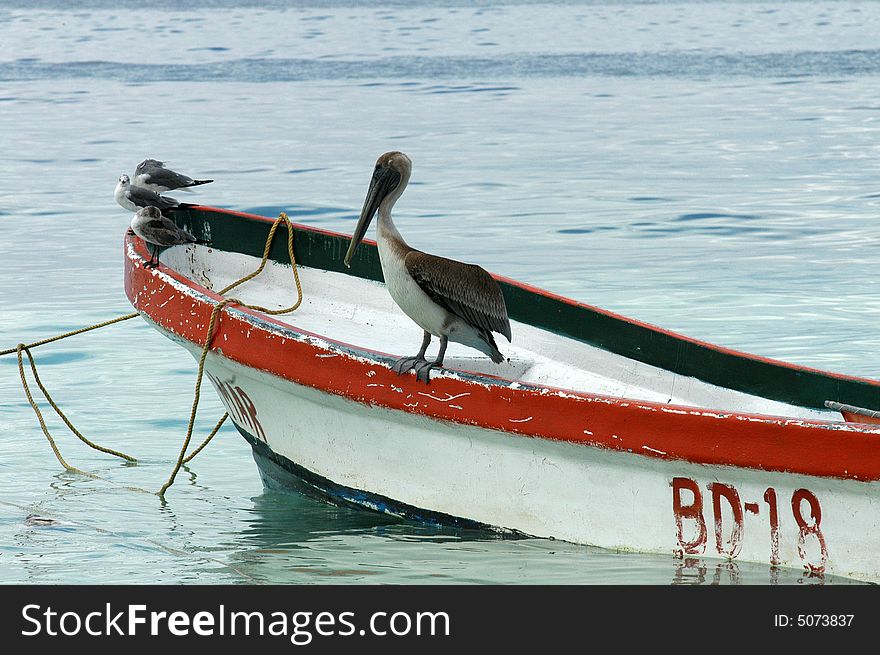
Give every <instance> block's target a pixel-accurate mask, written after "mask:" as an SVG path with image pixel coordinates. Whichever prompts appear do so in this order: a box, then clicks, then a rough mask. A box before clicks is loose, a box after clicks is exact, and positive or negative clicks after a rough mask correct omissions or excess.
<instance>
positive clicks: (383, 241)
mask: <svg viewBox="0 0 880 655" xmlns="http://www.w3.org/2000/svg"><path fill="white" fill-rule="evenodd" d="M411 171H412V162H411V161H410V159H409V157H407V156H406V155H405V154H403V153H402V152H387V153H385V154H384V155H382V156H381V157H379V160H378V161H377V162H376V168H375V169H374V171H373V178H372V181H371V183H370V189H369V191H368V192H367V198H366V200H365V201H364V207H363V209H362V211H361V217H360V221H359V222H358V225H357V228H356V229H355V233H354V235H353V237H352V241H351V245H350V247H349V249H348V253H347V254H346V257H345V261H346V264H348V262H349V261H350V259H351V255H352V254H353V253H354V250H355V248H357V245H358V244H359V243H360V241H361V240H362V239H363V238H364V234H365V233H366V231H367V227H369V224H370V221H371V220H372V218H373V216H374V215H375V214H376V213H377V212H378V214H379V226H378V239H377V244H378V248H379V260H380V262H381V264H382V274H383V275H384V277H385V285H386V286H387V288H388V292H389V293H390V294H391V297H392V298H393V299H394V302H396V303H397V305H398V306H399V307H400V308H401V309H402V310H403V311H404V313H405V314H406V315H407V316H409V317H410V318H411V319H412V320H413V321H415V323H416V324H418V325H419V327H421V328H422V330H423V331H424V338H423V340H422V348H421V350H420V351H419V353H418V355H416V356H415V357H404V358H402V359H400V360H398V362H397V364H396V365H395V370H397V371H398V372H399V373H406V372H407V371H409V370H415V371H416V375H417V376H418V377H419V378H420V379H423V380H424V381H425V382H427V381H428V379H429V372H430V370H431V368H433V367H435V366H441V365H442V364H443V356H444V354H445V352H446V344H447V341H448V340H451V341H455V342H457V343H461V344H464V345H466V346H470V347H471V348H475V349H477V350H479V351H480V352H482V353H484V354H486V355H488V356H489V357H491V359H492V361H493V362H495V363H496V364H497V363H500V362H502V361H503V360H504V356H503V355H502V354H501V352H500V351H499V350H498V346H497V345H496V344H495V339H494V337H493V336H492V333H493V332H498V333H500V334H503V335H504V336H505V337H506V338H507V340H508V341H510V338H511V333H510V320H509V319H508V317H507V307H506V306H505V304H504V296H503V295H502V294H501V289H500V287H499V286H498V283H497V282H495V280H494V279H493V278H492V276H491V275H489V273H487V272H486V271H485V270H484V269H482V268H480V267H479V266H476V265H474V264H464V263H462V262H457V261H455V260H452V259H446V258H444V257H437V256H436V255H430V254H428V253H425V252H421V251H419V250H416V249H415V248H412V247H411V246H410V245H409V244H407V243H406V241H404V239H403V237H402V236H401V235H400V232H398V230H397V227H396V226H395V225H394V221H393V220H392V219H391V208H392V207H393V206H394V203H395V202H397V199H398V198H399V197H400V196H401V194H402V193H403V191H404V189H405V188H406V185H407V183H408V182H409V178H410V173H411ZM432 335H433V336H436V337H439V339H440V351H439V353H438V356H437V359H436V360H435V361H434V362H432V363H429V362H427V361H425V359H424V356H425V351H426V350H427V347H428V345H429V344H430V341H431V336H432Z"/></svg>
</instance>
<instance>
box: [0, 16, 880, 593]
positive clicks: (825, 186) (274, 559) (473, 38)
mask: <svg viewBox="0 0 880 655" xmlns="http://www.w3.org/2000/svg"><path fill="white" fill-rule="evenodd" d="M151 4H152V7H151V8H150V9H146V8H143V7H142V6H141V5H142V3H134V2H129V1H124V2H121V1H119V0H117V1H114V2H76V3H72V2H71V3H68V2H61V1H60V0H57V1H55V2H6V3H4V4H3V5H2V7H0V135H2V148H0V272H2V275H0V349H2V348H6V347H9V346H12V345H14V344H15V343H17V342H19V341H32V340H36V339H39V338H42V337H44V336H47V335H52V334H56V333H58V332H62V331H65V330H68V329H72V328H75V327H79V326H82V325H86V324H89V323H93V322H97V321H100V320H104V319H107V318H110V317H113V316H115V315H119V314H123V313H128V312H129V311H130V305H129V304H128V302H127V300H126V298H125V295H124V293H123V290H122V238H123V234H124V231H125V229H126V227H127V224H128V221H129V218H130V216H129V214H128V213H127V212H125V211H124V210H121V209H120V208H119V207H118V206H117V205H116V204H115V202H114V201H113V198H112V192H113V188H114V186H115V183H116V179H117V177H118V176H119V175H120V174H122V173H129V174H131V172H132V169H133V168H134V165H135V164H136V163H137V162H139V161H140V160H141V159H143V158H145V157H148V156H150V157H156V158H160V159H164V160H166V161H168V162H169V163H170V164H171V165H172V167H174V168H177V169H179V170H182V171H184V172H187V173H189V174H191V175H194V176H197V177H211V178H214V179H215V180H216V182H215V183H214V184H211V185H209V186H207V187H203V188H202V189H200V190H199V191H198V192H197V193H195V194H193V195H192V196H191V197H184V196H183V194H181V195H179V196H178V197H179V198H180V199H186V200H190V199H198V200H199V201H201V202H204V203H206V204H213V205H217V206H220V207H229V208H233V209H237V210H242V211H250V212H256V213H261V214H267V215H274V214H276V213H277V212H278V211H280V210H282V209H284V210H286V211H288V212H289V213H290V214H291V216H292V217H294V218H295V219H296V220H299V221H301V222H303V223H308V224H314V225H319V226H321V227H324V228H328V229H332V230H339V231H345V232H350V231H351V230H352V228H353V226H354V221H355V220H356V213H357V211H358V210H359V208H360V205H361V203H362V200H363V194H364V193H365V190H366V185H367V182H368V181H369V176H370V171H371V168H372V165H373V162H374V160H375V158H376V156H377V155H378V154H380V153H381V152H384V151H386V150H390V149H400V150H404V151H405V152H407V153H408V154H409V155H410V156H411V157H412V159H413V161H414V172H413V180H412V182H411V185H410V187H409V189H408V190H407V193H406V195H405V196H404V198H403V199H402V200H401V201H400V202H399V203H398V207H397V210H396V211H397V214H396V218H397V222H398V225H399V227H400V229H401V230H402V231H403V232H404V233H405V234H406V236H407V238H408V240H409V241H410V242H411V243H412V244H413V245H415V246H417V247H423V248H426V249H428V250H431V251H433V252H436V253H438V254H444V255H447V256H451V257H455V258H459V259H463V260H468V261H476V262H479V263H480V264H482V265H483V266H485V267H486V268H488V269H490V270H493V271H495V272H498V273H501V274H504V275H508V276H511V277H514V278H517V279H520V280H523V281H526V282H529V283H531V284H534V285H537V286H541V287H544V288H547V289H550V290H552V291H555V292H557V293H561V294H564V295H567V296H571V297H573V298H577V299H579V300H582V301H585V302H588V303H591V304H595V305H599V306H601V307H605V308H607V309H611V310H614V311H617V312H620V313H623V314H626V315H629V316H633V317H635V318H639V319H641V320H645V321H648V322H651V323H655V324H658V325H661V326H663V327H666V328H670V329H674V330H677V331H680V332H684V333H685V334H688V335H690V336H694V337H697V338H700V339H705V340H708V341H712V342H716V343H720V344H723V345H725V346H729V347H733V348H737V349H742V350H747V351H751V352H756V353H759V354H762V355H766V356H770V357H776V358H781V359H786V360H790V361H794V362H797V363H799V364H805V365H810V366H818V367H821V368H826V369H831V370H835V371H840V372H844V373H850V374H856V375H865V376H874V375H875V374H876V369H877V368H878V361H877V359H878V357H877V353H878V352H880V334H878V331H877V329H876V325H877V318H878V315H880V300H878V298H880V293H878V282H877V276H876V275H875V269H876V261H877V246H876V243H877V240H878V236H880V223H878V220H877V218H878V208H880V188H878V183H877V179H878V172H880V164H878V155H880V145H878V144H880V138H878V137H880V121H878V119H880V102H878V97H880V42H878V37H877V34H878V33H880V4H878V3H872V2H691V3H667V2H657V3H647V4H641V3H599V2H563V3H553V4H533V3H480V6H478V7H473V6H471V5H470V4H469V3H463V2H439V3H431V2H416V3H398V4H396V5H394V4H392V5H390V6H388V7H387V8H385V9H375V8H371V7H370V6H368V5H367V6H358V5H357V4H355V3H341V2H315V3H300V4H298V5H297V8H295V9H290V8H285V3H282V2H270V3H251V2H235V1H233V0H229V1H221V0H217V1H214V2H207V1H206V2H193V3H189V5H188V6H189V7H190V8H189V9H188V10H187V11H177V10H174V6H175V4H176V3H170V2H169V3H163V2H158V3H151ZM36 355H37V358H38V362H39V363H41V364H42V368H41V374H42V377H43V379H44V381H45V383H46V384H47V386H48V387H49V388H50V390H51V391H52V392H53V393H54V395H55V397H56V398H57V399H58V401H59V402H60V403H61V405H62V407H63V408H64V409H65V411H66V412H67V413H68V415H69V416H70V417H71V418H72V419H73V421H74V422H75V423H76V424H77V426H78V427H80V428H81V429H82V430H83V431H84V432H85V433H86V434H87V435H89V436H90V437H93V438H94V439H95V440H97V441H99V442H101V443H104V444H106V445H110V446H113V447H117V448H119V449H122V450H125V451H126V452H130V453H131V454H133V455H135V456H137V457H138V458H139V460H140V462H139V465H138V466H127V465H124V464H121V463H118V462H117V461H116V460H114V459H112V458H110V457H108V456H106V455H100V454H97V453H93V452H92V451H90V450H88V449H86V448H84V447H82V446H81V445H79V444H78V443H76V442H74V440H73V439H72V438H71V437H69V435H67V434H65V432H64V430H63V426H60V424H59V422H58V421H57V419H54V418H52V419H50V426H51V428H52V429H53V432H54V433H55V434H56V435H58V436H59V439H60V442H61V446H62V451H63V453H64V455H65V457H66V458H67V459H68V460H69V461H70V462H71V463H73V464H74V465H76V466H78V467H80V468H83V469H85V470H88V471H91V472H93V473H95V474H97V475H99V476H100V478H99V479H91V478H86V477H83V476H79V475H75V474H70V473H64V472H62V471H61V470H60V468H59V466H58V464H57V462H56V461H55V459H54V457H53V455H52V452H51V450H50V449H49V447H48V444H47V443H46V441H45V439H44V437H43V436H42V434H41V432H40V430H39V428H38V426H37V424H36V421H35V418H34V416H33V413H32V411H31V409H30V408H29V406H28V405H27V403H26V400H25V398H24V396H23V394H22V392H21V389H20V388H19V385H18V382H17V368H16V365H15V360H14V357H12V358H10V357H5V358H0V582H2V583H11V582H37V583H85V582H97V583H124V582H137V583H146V582H163V583H166V582H167V583H171V582H206V583H216V582H243V583H252V582H275V583H322V582H343V581H346V582H366V583H396V582H411V583H412V582H418V583H435V582H436V583H462V582H502V583H517V582H526V583H557V582H559V583H562V582H566V583H572V582H574V583H637V582H647V583H657V584H669V583H675V582H682V583H713V582H719V583H767V582H780V583H786V584H788V583H791V584H794V583H813V582H817V581H818V580H816V579H811V578H804V577H803V576H802V575H801V574H800V573H799V572H797V571H771V570H770V569H768V567H766V566H759V565H750V564H742V563H740V564H730V563H724V562H717V563H716V562H712V561H707V562H705V563H704V564H701V565H697V566H692V567H684V566H683V564H682V563H681V562H677V561H675V560H673V559H672V558H671V557H667V556H646V555H634V554H627V553H613V552H608V551H602V550H599V549H594V548H587V547H582V546H575V545H571V544H565V543H560V542H554V541H546V540H538V539H526V540H504V539H499V538H494V537H492V536H491V535H486V534H482V533H468V532H462V531H455V530H442V529H435V528H426V527H423V526H419V525H414V524H410V523H405V522H397V521H391V520H388V519H387V518H384V517H381V516H377V515H371V514H369V513H366V512H361V511H352V510H345V509H339V508H334V507H330V506H327V505H324V504H321V503H317V502H315V501H312V500H309V499H305V498H301V497H299V496H295V495H284V494H278V493H273V492H268V491H264V490H263V489H262V486H261V483H260V480H259V476H258V474H257V471H256V468H255V465H254V463H253V460H252V458H251V455H250V451H249V447H248V446H247V444H246V443H245V442H244V441H243V440H242V439H241V438H240V437H239V436H238V435H237V434H236V433H235V432H234V430H232V429H224V430H223V431H222V432H221V435H220V436H219V437H218V439H217V440H216V441H215V442H214V443H212V444H211V446H210V447H209V448H208V449H207V450H206V451H205V452H204V453H203V454H202V455H200V456H199V457H198V458H197V459H196V460H194V462H193V464H192V466H191V467H190V468H189V469H187V470H185V471H183V472H182V474H181V476H180V477H179V479H178V481H177V483H176V484H175V486H174V487H173V488H172V490H171V491H170V493H169V495H168V498H167V504H162V503H160V501H159V499H158V498H157V497H155V496H153V495H150V494H146V493H142V492H139V491H137V490H134V489H133V488H134V487H139V488H144V489H149V490H155V489H157V488H158V487H159V486H160V485H161V484H162V482H164V480H165V478H166V477H167V474H168V472H169V471H170V469H171V468H172V466H173V462H174V460H175V458H176V452H177V449H178V448H179V445H180V443H181V440H182V438H183V435H184V432H185V429H186V420H187V418H188V412H189V406H190V402H191V398H192V386H193V383H194V376H195V365H194V362H193V361H192V359H191V358H190V357H189V356H188V355H186V354H185V353H184V352H183V351H182V350H181V349H180V348H179V347H177V346H175V345H174V344H172V343H171V342H169V341H168V340H166V339H164V338H163V337H160V336H159V335H157V334H156V333H155V332H153V331H152V330H151V329H150V328H148V327H147V326H146V325H145V324H143V323H142V322H140V321H139V320H138V321H130V322H127V323H123V324H121V325H117V326H114V327H111V328H107V329H106V330H103V331H101V332H98V333H92V334H90V335H85V336H80V337H77V338H75V339H70V340H67V341H64V342H61V343H58V344H54V345H51V346H47V347H45V348H43V349H39V350H37V351H36ZM221 411H222V410H221V406H220V403H219V401H218V400H217V399H216V398H215V397H214V395H213V393H210V392H209V393H206V394H205V395H204V396H203V401H202V408H201V412H200V419H199V423H198V427H199V431H200V432H199V434H205V433H207V431H208V430H209V429H210V427H211V425H213V422H214V421H216V419H217V417H218V416H219V415H220V413H221ZM47 415H48V414H47ZM31 515H35V516H37V517H40V518H42V519H46V520H44V521H40V520H34V519H33V518H31V519H30V520H29V519H28V517H29V516H31ZM818 582H820V581H818ZM825 582H846V581H845V580H841V579H826V580H825Z"/></svg>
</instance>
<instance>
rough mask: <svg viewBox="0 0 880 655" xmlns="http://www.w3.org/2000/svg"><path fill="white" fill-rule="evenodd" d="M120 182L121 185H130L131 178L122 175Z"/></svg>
mask: <svg viewBox="0 0 880 655" xmlns="http://www.w3.org/2000/svg"><path fill="white" fill-rule="evenodd" d="M119 184H120V185H121V186H128V185H129V184H131V180H130V179H129V178H128V175H120V176H119Z"/></svg>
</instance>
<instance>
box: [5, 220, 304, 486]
mask: <svg viewBox="0 0 880 655" xmlns="http://www.w3.org/2000/svg"><path fill="white" fill-rule="evenodd" d="M282 222H284V223H285V224H286V225H287V252H288V254H289V255H290V265H291V267H292V268H293V279H294V282H295V284H296V293H297V300H296V302H295V303H294V304H293V305H291V306H290V307H287V308H285V309H268V308H266V307H261V306H259V305H248V304H246V303H243V302H242V301H241V300H238V299H237V298H224V299H223V300H221V301H220V302H219V303H217V304H216V305H215V306H214V308H213V310H212V311H211V320H210V321H209V323H208V333H207V335H206V337H205V344H204V346H203V347H202V354H201V356H200V357H199V370H198V375H197V376H196V386H195V393H194V396H193V404H192V411H191V412H190V419H189V425H188V426H187V431H186V438H185V439H184V442H183V446H182V447H181V450H180V455H179V457H178V459H177V464H176V465H175V467H174V470H173V471H172V473H171V475H170V477H169V478H168V481H167V482H166V483H165V484H164V485H163V486H162V488H161V490H159V492H158V495H159V496H162V497H164V494H165V491H166V490H167V489H168V487H170V486H171V485H172V484H173V483H174V478H175V477H176V476H177V473H178V472H179V471H180V468H181V467H182V466H183V464H185V463H187V462H189V461H190V460H192V459H193V458H194V457H195V456H196V455H198V454H199V453H200V452H201V451H202V450H203V449H204V448H205V446H207V445H208V443H210V441H211V440H212V439H213V438H214V436H215V435H216V434H217V432H219V430H220V427H221V426H222V425H223V423H224V422H225V421H226V419H227V418H228V417H229V413H228V412H227V413H224V414H223V416H222V417H221V419H220V420H219V421H218V422H217V424H216V425H215V426H214V429H213V430H211V433H210V434H209V435H208V436H207V437H206V438H205V440H204V441H203V442H202V443H201V444H200V445H199V447H198V448H196V449H195V450H194V451H193V452H192V453H190V454H189V455H187V454H186V450H187V448H188V447H189V442H190V440H191V439H192V433H193V427H194V425H195V419H196V413H197V411H198V406H199V398H200V395H201V386H202V378H203V376H204V370H205V360H206V359H207V356H208V351H209V350H210V349H211V342H212V341H213V338H214V330H215V327H216V324H217V320H218V317H219V314H220V312H221V310H222V309H223V308H224V307H226V306H227V305H230V304H236V305H240V306H242V307H248V308H250V309H256V310H257V311H261V312H263V313H266V314H271V315H273V316H277V315H279V314H287V313H289V312H292V311H295V310H296V309H298V308H299V306H300V305H301V304H302V301H303V292H302V285H301V284H300V280H299V272H298V271H297V269H296V257H295V256H294V254H293V225H292V224H291V222H290V218H288V216H287V214H285V213H284V212H281V214H279V216H278V218H277V219H276V220H275V222H274V223H272V227H271V228H270V229H269V235H268V237H267V238H266V247H265V248H264V249H263V258H262V261H261V262H260V265H259V267H258V268H257V270H255V271H254V272H253V273H251V274H249V275H246V276H245V277H243V278H241V279H240V280H237V281H235V282H233V283H232V284H230V285H229V286H227V287H226V288H224V289H223V290H222V291H220V294H219V295H221V296H222V295H224V294H226V293H228V292H229V291H231V290H232V289H234V288H235V287H237V286H240V285H242V284H244V283H245V282H248V281H249V280H252V279H254V278H255V277H257V276H258V275H259V274H260V273H262V272H263V269H264V268H265V267H266V262H267V261H268V259H269V251H270V249H271V247H272V241H273V240H274V238H275V232H276V230H277V229H278V225H280V224H281V223H282ZM136 316H139V313H138V312H133V313H131V314H126V315H125V316H119V317H117V318H114V319H111V320H109V321H103V322H101V323H96V324H95V325H90V326H88V327H84V328H80V329H78V330H72V331H70V332H65V333H64V334H59V335H57V336H54V337H50V338H48V339H42V340H40V341H35V342H33V343H29V344H24V343H20V344H18V345H17V346H16V347H15V348H9V349H7V350H0V357H2V356H3V355H9V354H11V353H16V354H17V356H18V372H19V375H20V377H21V386H22V388H23V389H24V393H25V396H27V400H28V403H29V404H30V406H31V408H32V409H33V410H34V413H35V414H36V415H37V420H38V421H39V423H40V428H42V430H43V434H44V435H45V436H46V439H48V441H49V445H50V446H51V447H52V452H54V453H55V457H56V458H57V459H58V461H59V462H60V463H61V465H62V466H63V467H64V468H65V469H66V470H68V471H72V472H75V473H81V474H83V475H88V476H90V477H97V476H95V475H93V474H92V473H87V472H86V471H83V470H81V469H78V468H76V467H75V466H71V465H70V464H68V463H67V462H66V461H65V460H64V457H62V456H61V451H60V450H59V449H58V445H57V444H56V443H55V439H54V438H53V437H52V435H51V433H50V432H49V429H48V427H47V426H46V421H45V419H44V418H43V414H42V412H41V411H40V408H39V406H38V405H37V403H36V401H35V400H34V398H33V395H32V394H31V390H30V386H29V385H28V382H27V377H26V376H25V372H24V360H23V358H22V353H24V354H25V355H27V358H28V363H29V364H30V367H31V373H32V375H33V376H34V381H35V382H36V383H37V386H38V387H39V389H40V391H41V392H42V393H43V396H44V397H45V398H46V401H47V402H48V403H49V405H50V406H51V407H52V409H54V410H55V413H56V414H58V416H59V417H60V418H61V420H62V421H64V424H65V425H67V427H68V428H69V429H70V431H71V432H73V434H75V435H76V436H77V437H78V438H79V439H80V440H81V441H82V442H83V443H85V444H87V445H88V446H90V447H91V448H94V449H95V450H99V451H101V452H104V453H108V454H110V455H114V456H116V457H121V458H122V459H125V460H127V461H129V462H136V461H137V460H136V459H135V458H134V457H131V456H130V455H126V454H125V453H122V452H119V451H117V450H113V449H112V448H107V447H105V446H100V445H98V444H96V443H94V442H92V441H90V440H89V439H87V438H86V437H85V436H84V435H83V434H82V433H81V432H80V431H79V430H77V429H76V427H75V426H74V425H73V423H71V422H70V420H69V419H68V418H67V416H66V415H65V414H64V412H62V411H61V408H60V407H58V404H57V403H56V402H55V401H54V399H53V398H52V396H51V395H50V394H49V391H48V390H47V389H46V387H45V386H44V385H43V382H42V380H41V379H40V376H39V374H38V373H37V365H36V362H35V361H34V358H33V356H32V355H31V352H30V349H31V348H36V347H37V346H43V345H45V344H47V343H52V342H53V341H60V340H61V339H66V338H67V337H72V336H75V335H77V334H82V333H84V332H89V331H91V330H97V329H98V328H102V327H107V326H108V325H113V324H114V323H120V322H122V321H127V320H129V319H132V318H135V317H136ZM139 491H142V490H139Z"/></svg>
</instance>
